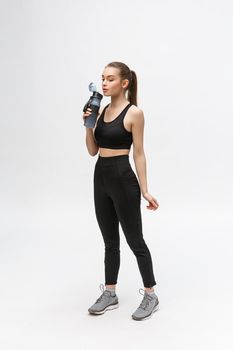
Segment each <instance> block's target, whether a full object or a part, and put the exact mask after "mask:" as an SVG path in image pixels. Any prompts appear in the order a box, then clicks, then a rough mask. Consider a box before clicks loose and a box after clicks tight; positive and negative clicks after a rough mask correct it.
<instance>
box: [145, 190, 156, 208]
mask: <svg viewBox="0 0 233 350" xmlns="http://www.w3.org/2000/svg"><path fill="white" fill-rule="evenodd" d="M143 198H145V199H146V200H147V201H148V202H149V205H147V206H146V207H147V209H150V210H156V209H158V207H159V203H158V202H157V200H156V199H155V198H154V197H153V196H152V195H151V194H150V193H149V192H145V193H144V194H143Z"/></svg>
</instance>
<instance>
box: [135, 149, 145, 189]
mask: <svg viewBox="0 0 233 350" xmlns="http://www.w3.org/2000/svg"><path fill="white" fill-rule="evenodd" d="M133 159H134V163H135V168H136V172H137V175H138V179H139V184H140V188H141V193H142V195H143V194H144V193H145V192H147V191H148V189H147V173H146V157H145V153H144V152H143V153H140V154H138V155H134V156H133Z"/></svg>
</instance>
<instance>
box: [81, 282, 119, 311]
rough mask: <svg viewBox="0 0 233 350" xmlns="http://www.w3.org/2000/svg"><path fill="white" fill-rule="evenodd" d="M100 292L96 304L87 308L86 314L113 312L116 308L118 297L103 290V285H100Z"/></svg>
mask: <svg viewBox="0 0 233 350" xmlns="http://www.w3.org/2000/svg"><path fill="white" fill-rule="evenodd" d="M99 287H100V290H101V291H102V294H101V296H100V297H99V298H98V299H97V300H96V302H95V303H94V304H93V305H92V306H91V307H89V309H88V312H89V313H90V314H96V315H99V314H103V313H105V311H107V310H113V309H116V308H118V306H119V304H118V297H117V295H116V294H115V293H113V292H110V291H109V290H104V285H103V284H100V286H99Z"/></svg>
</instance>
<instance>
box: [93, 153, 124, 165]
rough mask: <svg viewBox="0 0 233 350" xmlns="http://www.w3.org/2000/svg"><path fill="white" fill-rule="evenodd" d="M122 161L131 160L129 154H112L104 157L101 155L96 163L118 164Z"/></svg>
mask: <svg viewBox="0 0 233 350" xmlns="http://www.w3.org/2000/svg"><path fill="white" fill-rule="evenodd" d="M121 162H129V155H128V154H120V155H117V156H110V157H102V156H101V155H99V156H98V158H97V161H96V163H98V164H101V165H110V164H116V163H121Z"/></svg>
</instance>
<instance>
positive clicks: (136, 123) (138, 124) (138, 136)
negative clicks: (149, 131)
mask: <svg viewBox="0 0 233 350" xmlns="http://www.w3.org/2000/svg"><path fill="white" fill-rule="evenodd" d="M144 125H145V118H144V114H143V111H142V110H141V109H140V108H137V109H135V111H133V118H132V136H133V156H136V155H139V154H142V153H143V152H144V148H143V142H144Z"/></svg>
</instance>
